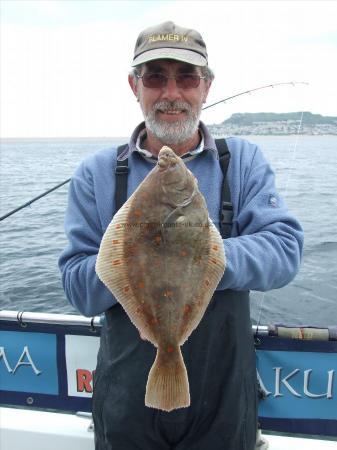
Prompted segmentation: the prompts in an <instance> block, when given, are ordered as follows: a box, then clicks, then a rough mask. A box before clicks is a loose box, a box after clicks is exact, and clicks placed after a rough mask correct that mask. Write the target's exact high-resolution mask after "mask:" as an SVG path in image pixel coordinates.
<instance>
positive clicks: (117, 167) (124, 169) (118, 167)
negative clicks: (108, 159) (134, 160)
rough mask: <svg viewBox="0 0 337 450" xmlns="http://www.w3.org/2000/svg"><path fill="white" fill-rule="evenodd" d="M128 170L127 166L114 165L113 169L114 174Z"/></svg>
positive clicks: (121, 173) (120, 173)
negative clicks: (114, 168)
mask: <svg viewBox="0 0 337 450" xmlns="http://www.w3.org/2000/svg"><path fill="white" fill-rule="evenodd" d="M128 172H129V167H128V166H116V170H115V174H116V175H123V174H125V173H128Z"/></svg>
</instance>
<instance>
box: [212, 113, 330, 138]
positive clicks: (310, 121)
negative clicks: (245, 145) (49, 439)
mask: <svg viewBox="0 0 337 450" xmlns="http://www.w3.org/2000/svg"><path fill="white" fill-rule="evenodd" d="M296 114H297V115H298V114H300V113H289V114H274V113H243V114H239V113H238V114H233V115H232V116H231V117H230V118H229V119H227V120H226V121H224V122H223V123H221V124H213V125H208V128H209V129H210V131H211V133H212V134H213V135H214V136H228V135H232V136H233V135H250V134H253V135H279V136H283V135H289V134H298V133H299V134H306V135H327V134H330V135H337V117H323V116H320V115H318V114H316V115H313V114H311V113H308V112H306V113H305V115H303V117H302V123H301V120H300V117H301V116H300V115H299V116H298V117H299V118H298V119H297V118H296V119H294V116H295V115H296ZM287 116H288V117H289V118H287ZM261 119H265V120H261ZM274 119H278V120H274ZM279 119H282V120H279Z"/></svg>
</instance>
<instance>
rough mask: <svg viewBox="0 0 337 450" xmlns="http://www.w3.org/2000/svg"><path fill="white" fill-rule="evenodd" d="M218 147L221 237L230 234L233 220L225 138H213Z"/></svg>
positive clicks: (226, 236) (228, 155)
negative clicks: (220, 182)
mask: <svg viewBox="0 0 337 450" xmlns="http://www.w3.org/2000/svg"><path fill="white" fill-rule="evenodd" d="M215 144H216V148H217V149H218V154H219V162H220V167H221V170H222V175H223V179H222V186H221V203H220V221H219V223H220V234H221V237H222V238H223V239H226V238H229V237H230V236H231V229H232V221H233V205H232V203H231V193H230V190H229V184H228V181H227V169H228V165H229V160H230V157H231V154H230V153H229V150H228V147H227V143H226V139H215Z"/></svg>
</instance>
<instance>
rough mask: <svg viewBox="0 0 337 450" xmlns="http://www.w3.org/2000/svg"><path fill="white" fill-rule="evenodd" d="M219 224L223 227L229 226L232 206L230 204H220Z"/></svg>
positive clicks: (231, 218) (231, 217)
mask: <svg viewBox="0 0 337 450" xmlns="http://www.w3.org/2000/svg"><path fill="white" fill-rule="evenodd" d="M220 218H221V219H220V222H221V224H224V225H231V224H232V221H233V205H232V203H231V202H222V204H221V216H220Z"/></svg>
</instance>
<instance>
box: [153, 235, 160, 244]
mask: <svg viewBox="0 0 337 450" xmlns="http://www.w3.org/2000/svg"><path fill="white" fill-rule="evenodd" d="M154 242H155V243H156V244H157V245H159V244H160V243H161V236H155V238H154Z"/></svg>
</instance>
